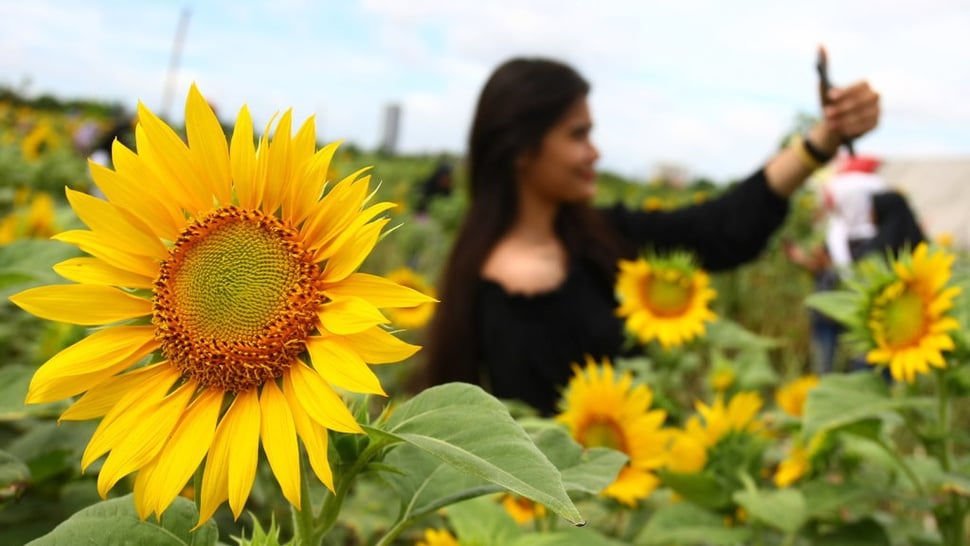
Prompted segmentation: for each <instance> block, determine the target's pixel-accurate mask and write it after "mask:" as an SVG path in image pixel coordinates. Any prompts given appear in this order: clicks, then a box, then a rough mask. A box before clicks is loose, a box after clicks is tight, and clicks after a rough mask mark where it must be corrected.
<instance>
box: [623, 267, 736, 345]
mask: <svg viewBox="0 0 970 546" xmlns="http://www.w3.org/2000/svg"><path fill="white" fill-rule="evenodd" d="M619 268H620V272H619V275H618V277H617V280H616V292H617V297H618V299H619V301H620V306H619V307H618V308H617V310H616V314H617V315H618V316H620V317H626V328H627V330H628V331H630V332H632V333H633V334H634V335H636V336H637V338H639V340H640V341H641V342H643V343H648V342H650V341H652V340H654V339H656V340H658V341H659V342H660V344H661V345H662V346H663V347H665V348H666V347H673V346H680V345H683V344H685V343H687V342H688V341H691V340H692V339H694V338H695V337H698V336H702V335H704V329H705V324H704V323H705V322H710V321H713V320H715V319H716V318H717V315H715V314H714V313H713V312H712V311H711V310H710V307H709V305H710V302H711V300H713V299H714V298H715V297H716V296H717V292H715V291H714V289H712V288H710V279H709V277H708V276H707V273H705V272H703V271H701V270H700V269H698V268H697V267H696V266H695V265H694V260H693V258H692V257H691V256H690V255H689V254H684V253H675V254H672V255H670V256H668V257H663V258H661V257H656V256H651V257H649V258H640V259H638V260H635V261H629V260H620V262H619Z"/></svg>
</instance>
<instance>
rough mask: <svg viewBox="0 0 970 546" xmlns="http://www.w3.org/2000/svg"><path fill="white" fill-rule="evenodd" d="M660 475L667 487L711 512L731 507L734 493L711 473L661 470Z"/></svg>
mask: <svg viewBox="0 0 970 546" xmlns="http://www.w3.org/2000/svg"><path fill="white" fill-rule="evenodd" d="M658 474H659V476H660V479H661V480H663V483H664V484H665V485H666V486H667V487H669V488H671V489H673V490H674V491H676V492H677V493H678V494H679V495H680V496H682V497H684V498H685V499H687V500H689V501H691V502H693V503H695V504H697V505H698V506H701V507H704V508H708V509H711V510H723V509H725V508H727V507H729V506H730V505H731V493H732V491H731V490H729V489H727V488H725V486H724V484H723V483H721V482H720V481H719V480H718V479H717V478H716V477H715V476H714V475H712V474H710V473H707V472H696V473H680V472H670V471H667V470H661V471H660V472H658Z"/></svg>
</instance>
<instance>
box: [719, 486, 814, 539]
mask: <svg viewBox="0 0 970 546" xmlns="http://www.w3.org/2000/svg"><path fill="white" fill-rule="evenodd" d="M734 500H735V501H736V502H737V503H738V504H740V505H741V506H743V507H744V509H745V510H746V511H747V512H748V515H749V516H750V517H753V518H755V519H757V520H759V521H761V522H762V523H764V524H765V525H769V526H771V527H774V528H776V529H781V530H782V531H784V532H786V533H795V532H797V531H798V529H799V528H800V527H801V526H802V525H804V524H805V521H806V520H807V519H808V506H807V504H806V502H805V496H804V495H803V494H802V492H801V491H799V490H797V489H778V490H775V491H762V490H753V491H738V492H736V493H735V494H734Z"/></svg>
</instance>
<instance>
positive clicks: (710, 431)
mask: <svg viewBox="0 0 970 546" xmlns="http://www.w3.org/2000/svg"><path fill="white" fill-rule="evenodd" d="M763 403H764V402H763V401H762V400H761V396H760V395H758V393H756V392H739V393H737V394H736V395H734V396H732V397H731V400H730V402H728V403H727V404H725V403H724V396H723V394H721V393H718V394H717V396H716V398H715V399H714V404H713V405H711V406H708V405H707V404H705V403H703V402H701V401H698V402H696V403H695V405H694V407H695V409H696V410H697V414H695V415H692V416H690V417H689V418H688V419H687V422H686V423H685V424H684V428H683V429H677V430H674V431H673V432H672V434H671V441H670V444H669V446H668V448H667V451H668V463H667V469H669V470H671V471H674V472H681V473H693V472H699V471H701V470H702V469H703V468H704V467H705V466H706V465H707V462H708V459H709V456H710V452H712V451H713V450H715V449H716V448H717V446H718V445H719V444H720V443H722V441H724V440H725V439H728V438H729V437H732V436H752V435H754V434H757V433H759V432H760V431H761V430H762V429H763V428H764V426H763V423H762V422H761V421H759V420H758V419H757V416H758V411H760V410H761V406H762V405H763Z"/></svg>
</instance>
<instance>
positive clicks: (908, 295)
mask: <svg viewBox="0 0 970 546" xmlns="http://www.w3.org/2000/svg"><path fill="white" fill-rule="evenodd" d="M954 259H955V256H954V255H953V254H949V253H947V252H944V251H935V252H930V250H929V247H928V246H927V245H926V244H925V243H921V244H920V245H918V246H917V247H916V249H915V250H914V251H913V252H912V254H911V255H910V254H907V253H903V254H902V255H901V256H900V258H899V260H897V261H895V262H894V263H893V264H892V271H891V273H890V274H889V275H884V276H882V277H881V278H880V279H879V281H878V282H876V283H875V284H874V286H873V287H872V289H871V290H870V291H869V297H868V298H867V299H866V301H865V303H864V309H865V310H864V315H865V324H866V327H867V328H868V337H869V339H870V341H871V344H870V346H871V347H872V348H871V349H870V350H869V352H868V353H867V354H866V361H867V362H868V363H870V364H873V365H888V366H889V369H890V371H891V372H892V376H893V378H895V379H896V380H897V381H902V380H905V381H907V382H909V383H912V382H914V381H915V380H916V374H917V373H920V374H926V373H929V371H930V366H934V367H937V368H945V367H946V360H944V359H943V354H942V353H943V351H948V350H951V349H953V348H954V344H953V339H952V338H951V337H950V334H949V333H948V332H950V331H951V330H956V329H958V328H959V327H960V325H959V323H958V322H957V321H956V320H955V319H954V318H952V317H950V316H947V311H949V310H950V309H951V308H952V307H953V299H954V298H955V297H956V296H957V295H958V294H959V293H960V289H959V288H957V287H948V286H947V284H948V283H949V281H950V275H951V267H952V266H953V261H954Z"/></svg>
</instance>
